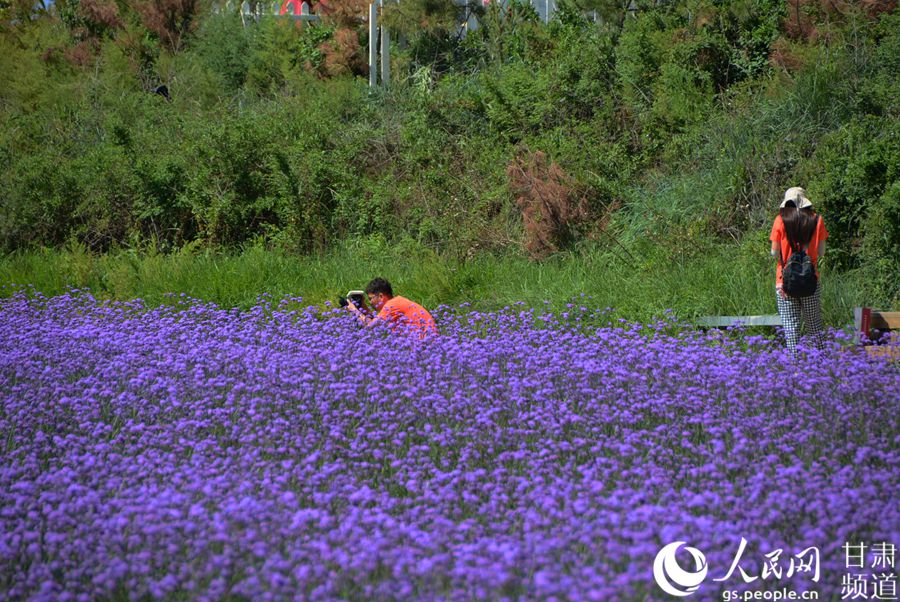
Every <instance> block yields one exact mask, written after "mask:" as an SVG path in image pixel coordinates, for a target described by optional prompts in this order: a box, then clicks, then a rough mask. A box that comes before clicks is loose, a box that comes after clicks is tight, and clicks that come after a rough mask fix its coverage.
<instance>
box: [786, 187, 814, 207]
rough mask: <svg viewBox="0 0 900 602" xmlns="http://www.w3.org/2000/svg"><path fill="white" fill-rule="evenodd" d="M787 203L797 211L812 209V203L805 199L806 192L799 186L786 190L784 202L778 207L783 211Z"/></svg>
mask: <svg viewBox="0 0 900 602" xmlns="http://www.w3.org/2000/svg"><path fill="white" fill-rule="evenodd" d="M788 203H794V205H796V206H797V209H805V208H806V207H812V203H811V202H810V200H809V199H808V198H806V191H805V190H803V189H802V188H800V187H799V186H794V187H793V188H788V189H787V190H785V191H784V200H783V201H781V205H780V206H779V207H780V208H782V209H783V208H784V206H785V205H787V204H788Z"/></svg>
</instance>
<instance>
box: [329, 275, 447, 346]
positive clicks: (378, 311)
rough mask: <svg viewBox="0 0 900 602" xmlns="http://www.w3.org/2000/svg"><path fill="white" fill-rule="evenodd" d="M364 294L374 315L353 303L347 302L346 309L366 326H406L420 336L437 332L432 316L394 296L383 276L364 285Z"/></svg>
mask: <svg viewBox="0 0 900 602" xmlns="http://www.w3.org/2000/svg"><path fill="white" fill-rule="evenodd" d="M365 292H366V296H367V297H368V298H369V305H371V306H372V309H373V310H374V313H375V315H374V316H369V315H366V313H365V312H364V311H362V310H361V309H360V308H358V307H356V305H355V304H353V303H348V304H347V306H346V307H347V310H348V311H350V312H351V313H353V314H355V315H356V317H357V319H358V320H359V321H360V322H361V323H363V324H365V325H366V326H369V327H371V326H375V325H376V324H379V323H384V324H387V325H389V326H390V327H391V328H393V329H397V328H402V327H404V326H405V327H406V328H409V329H411V330H413V331H415V332H417V333H418V334H419V335H420V337H424V336H425V335H428V334H435V333H437V326H436V325H435V323H434V318H432V317H431V314H430V313H428V310H427V309H425V308H424V307H422V306H421V305H419V304H418V303H416V302H414V301H410V300H409V299H407V298H405V297H400V296H394V291H393V289H392V288H391V283H390V282H388V281H387V280H385V279H384V278H375V279H374V280H372V281H371V282H369V284H367V285H366V291H365Z"/></svg>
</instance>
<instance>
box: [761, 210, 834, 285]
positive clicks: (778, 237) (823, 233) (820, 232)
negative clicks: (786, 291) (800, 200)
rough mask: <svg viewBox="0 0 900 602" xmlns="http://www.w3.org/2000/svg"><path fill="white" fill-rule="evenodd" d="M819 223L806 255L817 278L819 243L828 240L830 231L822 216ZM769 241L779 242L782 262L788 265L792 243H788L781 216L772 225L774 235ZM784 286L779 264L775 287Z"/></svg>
mask: <svg viewBox="0 0 900 602" xmlns="http://www.w3.org/2000/svg"><path fill="white" fill-rule="evenodd" d="M818 219H819V221H818V222H817V223H816V229H815V230H814V231H813V235H812V238H811V239H810V241H809V248H808V249H807V250H806V254H807V255H809V259H810V260H811V261H812V263H813V267H814V268H815V269H816V276H817V277H818V275H819V243H820V242H822V241H823V240H825V239H826V238H828V230H826V229H825V221H824V220H823V219H822V216H821V215H820V216H819V218H818ZM769 240H771V241H772V242H777V243H779V244H780V245H781V260H782V261H783V262H784V263H787V260H788V258H789V257H790V256H791V252H792V249H791V243H789V242H788V237H787V232H785V230H784V222H783V221H781V216H780V215H779V216H778V217H776V218H775V223H774V224H772V233H771V234H770V235H769ZM779 284H784V279H783V278H782V276H781V264H780V263H779V264H778V267H776V268H775V285H776V286H777V285H779Z"/></svg>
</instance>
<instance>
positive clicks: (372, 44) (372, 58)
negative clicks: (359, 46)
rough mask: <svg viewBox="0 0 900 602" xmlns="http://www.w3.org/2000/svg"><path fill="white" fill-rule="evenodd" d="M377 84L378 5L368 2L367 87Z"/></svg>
mask: <svg viewBox="0 0 900 602" xmlns="http://www.w3.org/2000/svg"><path fill="white" fill-rule="evenodd" d="M377 85H378V7H377V6H376V5H375V2H372V3H370V4H369V87H370V88H374V87H375V86H377Z"/></svg>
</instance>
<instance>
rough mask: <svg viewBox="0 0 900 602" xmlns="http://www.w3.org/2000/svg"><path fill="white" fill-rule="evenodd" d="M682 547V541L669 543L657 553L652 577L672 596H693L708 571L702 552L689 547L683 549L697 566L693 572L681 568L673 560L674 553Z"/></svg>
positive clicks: (683, 543)
mask: <svg viewBox="0 0 900 602" xmlns="http://www.w3.org/2000/svg"><path fill="white" fill-rule="evenodd" d="M683 545H685V542H683V541H676V542H673V543H670V544H669V545H667V546H665V547H664V548H663V549H662V550H660V551H659V554H657V555H656V560H654V561H653V577H654V578H655V579H656V583H657V584H659V587H660V588H662V590H663V591H664V592H666V593H667V594H671V595H673V596H690V595H691V594H693V593H694V592H695V591H697V589H698V588H699V587H700V584H701V583H703V580H704V579H706V572H707V570H709V567H708V566H707V565H706V556H704V555H703V552H701V551H700V550H698V549H697V548H692V547H690V546H687V547H685V550H687V551H688V552H689V553H690V555H691V556H692V557H693V558H694V563H695V564H696V565H697V566H696V568H695V569H694V570H693V571H686V570H684V569H683V568H681V567H680V566H679V565H678V561H677V560H675V553H676V552H677V551H678V548H680V547H681V546H683Z"/></svg>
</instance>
